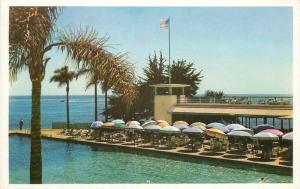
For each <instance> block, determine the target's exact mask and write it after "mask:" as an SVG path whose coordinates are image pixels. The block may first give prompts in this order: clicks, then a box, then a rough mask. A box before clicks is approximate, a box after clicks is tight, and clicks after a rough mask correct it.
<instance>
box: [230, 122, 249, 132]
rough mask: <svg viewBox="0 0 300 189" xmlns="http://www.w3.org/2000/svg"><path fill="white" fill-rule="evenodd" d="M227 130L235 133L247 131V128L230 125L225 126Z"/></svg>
mask: <svg viewBox="0 0 300 189" xmlns="http://www.w3.org/2000/svg"><path fill="white" fill-rule="evenodd" d="M225 128H226V129H228V130H229V131H233V130H241V129H245V128H246V127H244V126H243V125H240V124H236V123H234V124H229V125H227V126H225Z"/></svg>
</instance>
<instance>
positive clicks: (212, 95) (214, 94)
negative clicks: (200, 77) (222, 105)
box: [204, 90, 224, 99]
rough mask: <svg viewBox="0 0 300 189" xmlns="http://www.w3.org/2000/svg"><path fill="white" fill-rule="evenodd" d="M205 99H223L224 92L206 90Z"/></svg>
mask: <svg viewBox="0 0 300 189" xmlns="http://www.w3.org/2000/svg"><path fill="white" fill-rule="evenodd" d="M204 97H209V98H216V99H221V98H223V97H224V92H223V91H214V90H206V91H205V94H204Z"/></svg>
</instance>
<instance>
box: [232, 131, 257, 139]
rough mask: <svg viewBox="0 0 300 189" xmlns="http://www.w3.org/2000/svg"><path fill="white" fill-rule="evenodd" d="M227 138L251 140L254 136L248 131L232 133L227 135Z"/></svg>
mask: <svg viewBox="0 0 300 189" xmlns="http://www.w3.org/2000/svg"><path fill="white" fill-rule="evenodd" d="M227 136H229V137H235V138H247V137H248V138H250V137H252V135H251V134H250V133H248V132H246V131H231V132H229V133H227Z"/></svg>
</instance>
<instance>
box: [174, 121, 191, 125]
mask: <svg viewBox="0 0 300 189" xmlns="http://www.w3.org/2000/svg"><path fill="white" fill-rule="evenodd" d="M173 125H189V124H188V123H187V122H185V121H175V122H174V123H173Z"/></svg>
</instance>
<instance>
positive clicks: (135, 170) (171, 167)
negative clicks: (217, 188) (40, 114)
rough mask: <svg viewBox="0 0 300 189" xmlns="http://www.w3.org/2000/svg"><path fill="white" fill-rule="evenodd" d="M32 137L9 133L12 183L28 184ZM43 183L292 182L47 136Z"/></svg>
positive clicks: (236, 167)
mask: <svg viewBox="0 0 300 189" xmlns="http://www.w3.org/2000/svg"><path fill="white" fill-rule="evenodd" d="M29 162H30V138H29V137H26V136H11V137H9V182H10V183H11V184H17V183H29ZM42 162H43V183H44V184H47V183H48V184H55V183H57V184H62V183H82V184H88V183H99V184H100V183H109V184H114V183H115V184H116V183H130V184H134V183H258V182H259V181H260V178H262V177H264V178H266V182H267V183H291V182H293V177H292V175H291V171H282V170H278V169H270V168H264V167H262V166H251V165H244V164H232V163H224V162H220V161H216V160H215V161H209V160H195V159H192V158H186V157H177V156H174V155H168V154H161V153H154V152H142V151H132V150H130V149H127V150H125V149H122V148H118V147H109V146H90V145H82V144H75V143H71V142H62V141H54V140H48V139H43V140H42Z"/></svg>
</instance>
